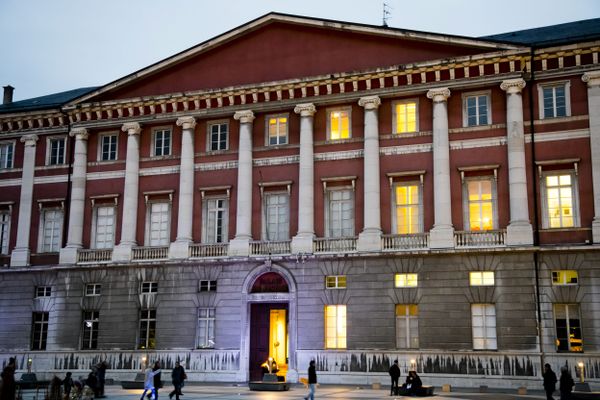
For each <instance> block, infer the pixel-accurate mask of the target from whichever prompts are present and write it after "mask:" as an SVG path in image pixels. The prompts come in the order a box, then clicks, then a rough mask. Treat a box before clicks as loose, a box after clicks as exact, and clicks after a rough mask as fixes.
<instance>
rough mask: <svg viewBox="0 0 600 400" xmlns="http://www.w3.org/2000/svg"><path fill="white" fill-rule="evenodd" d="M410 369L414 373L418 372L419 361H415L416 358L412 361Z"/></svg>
mask: <svg viewBox="0 0 600 400" xmlns="http://www.w3.org/2000/svg"><path fill="white" fill-rule="evenodd" d="M410 369H411V370H412V371H416V370H417V360H415V359H414V358H413V359H412V360H410Z"/></svg>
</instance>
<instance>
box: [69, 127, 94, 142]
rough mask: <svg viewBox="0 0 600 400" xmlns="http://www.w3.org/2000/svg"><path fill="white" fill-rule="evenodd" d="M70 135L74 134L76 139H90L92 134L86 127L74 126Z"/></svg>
mask: <svg viewBox="0 0 600 400" xmlns="http://www.w3.org/2000/svg"><path fill="white" fill-rule="evenodd" d="M69 136H71V137H73V136H74V137H75V139H76V140H88V138H89V137H90V134H89V132H88V130H87V129H85V128H73V129H71V132H69Z"/></svg>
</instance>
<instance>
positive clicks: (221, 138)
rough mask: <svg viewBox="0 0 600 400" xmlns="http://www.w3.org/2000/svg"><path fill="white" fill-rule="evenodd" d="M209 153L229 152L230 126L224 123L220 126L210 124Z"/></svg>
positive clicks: (219, 124)
mask: <svg viewBox="0 0 600 400" xmlns="http://www.w3.org/2000/svg"><path fill="white" fill-rule="evenodd" d="M208 132H209V146H208V149H209V151H217V150H227V140H228V133H229V124H228V123H227V122H222V123H218V124H209V125H208Z"/></svg>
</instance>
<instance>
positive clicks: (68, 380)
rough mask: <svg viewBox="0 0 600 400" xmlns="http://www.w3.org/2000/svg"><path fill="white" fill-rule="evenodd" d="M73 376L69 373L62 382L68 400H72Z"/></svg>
mask: <svg viewBox="0 0 600 400" xmlns="http://www.w3.org/2000/svg"><path fill="white" fill-rule="evenodd" d="M71 376H72V374H71V372H70V371H69V372H67V374H66V375H65V379H63V380H62V386H63V392H64V394H65V397H66V398H67V400H68V399H70V398H71V389H72V388H73V378H71Z"/></svg>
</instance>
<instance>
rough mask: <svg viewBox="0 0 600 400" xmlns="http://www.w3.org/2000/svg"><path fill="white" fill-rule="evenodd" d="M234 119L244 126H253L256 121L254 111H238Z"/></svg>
mask: <svg viewBox="0 0 600 400" xmlns="http://www.w3.org/2000/svg"><path fill="white" fill-rule="evenodd" d="M233 119H236V120H239V121H240V123H242V124H251V123H252V121H254V113H253V112H252V110H242V111H236V112H235V114H233Z"/></svg>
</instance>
